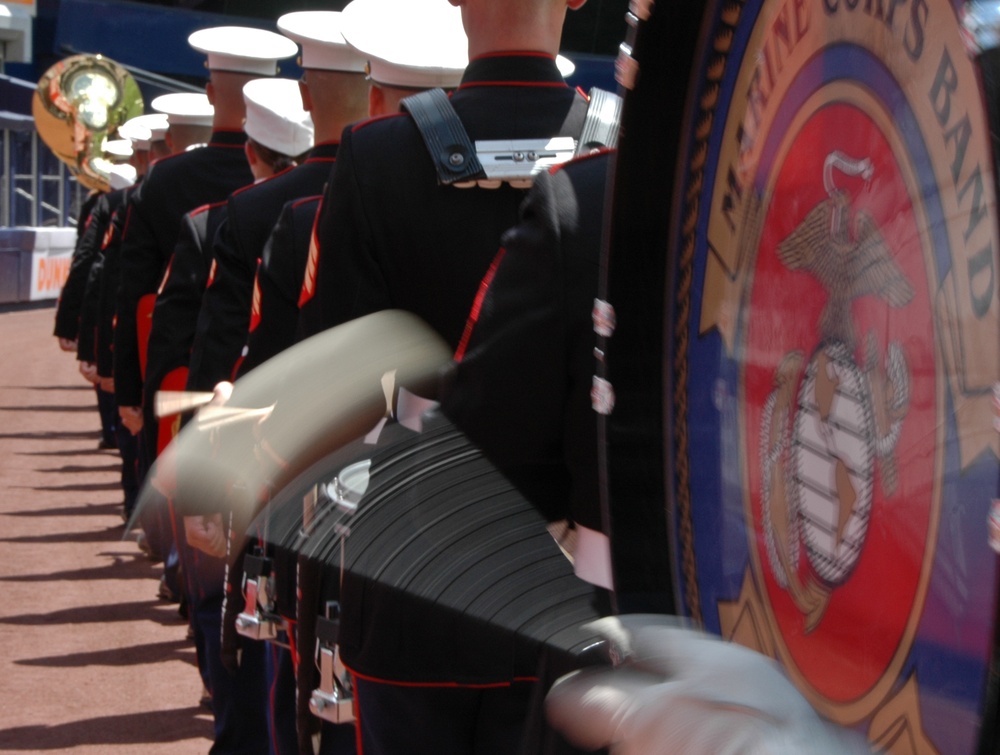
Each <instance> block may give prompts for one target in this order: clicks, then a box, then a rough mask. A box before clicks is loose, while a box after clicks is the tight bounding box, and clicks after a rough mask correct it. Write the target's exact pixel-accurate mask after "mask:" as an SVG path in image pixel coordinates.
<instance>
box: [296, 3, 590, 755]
mask: <svg viewBox="0 0 1000 755" xmlns="http://www.w3.org/2000/svg"><path fill="white" fill-rule="evenodd" d="M356 4H357V6H356ZM455 4H456V5H458V6H460V11H461V14H462V20H463V21H464V26H465V29H466V31H467V32H468V38H469V40H468V41H469V44H468V54H469V57H470V61H469V64H468V66H467V67H466V69H465V73H464V75H463V78H462V81H461V84H460V86H459V87H458V89H457V90H456V91H455V92H454V94H452V95H451V98H450V99H451V104H452V106H453V107H454V109H455V111H456V112H457V113H458V116H459V118H460V119H461V121H462V123H463V125H464V126H465V129H466V131H467V132H468V135H469V137H470V139H471V140H473V141H475V140H514V139H539V138H548V137H555V136H571V137H574V138H575V137H577V136H578V135H579V134H580V132H581V129H582V125H583V122H584V118H585V114H586V102H585V100H584V98H583V97H582V96H581V95H579V94H578V93H577V92H575V91H574V90H573V89H572V88H570V87H569V86H568V85H567V84H566V82H565V80H564V79H563V77H562V75H561V74H560V72H559V69H558V67H557V65H556V60H555V56H556V53H557V50H558V45H559V37H560V32H561V27H562V21H563V19H564V17H565V13H566V11H567V7H579V5H582V3H579V2H573V3H571V4H568V3H567V2H565V0H539V1H538V2H536V3H528V4H524V3H518V4H508V3H504V2H497V0H465V1H463V2H457V3H455ZM404 5H406V8H405V9H404V8H400V7H398V6H397V5H396V4H393V3H378V2H372V3H366V2H365V0H355V3H352V4H351V5H350V6H348V8H347V9H345V16H347V15H348V14H349V13H350V12H351V8H352V7H355V6H356V7H358V8H364V7H366V6H367V7H369V8H371V9H373V12H374V13H375V14H381V17H382V18H383V19H395V18H396V17H397V14H401V13H404V12H406V11H414V10H416V12H417V13H422V12H430V8H431V7H433V6H435V5H437V3H436V2H433V0H432V2H430V4H429V5H428V6H427V10H426V11H425V10H424V9H423V8H419V9H417V8H415V7H414V3H413V2H412V0H406V2H405V3H404ZM440 5H442V6H444V3H443V0H442V1H441V3H440ZM444 7H447V6H444ZM381 23H382V24H383V25H385V24H387V23H388V21H387V20H385V21H382V22H381ZM345 36H346V37H347V38H348V41H351V35H350V33H349V32H348V30H346V29H345ZM405 36H406V35H404V38H405ZM397 43H398V44H405V42H404V41H402V40H399V41H398V42H397ZM377 77H378V70H377V67H376V65H375V64H374V62H373V65H372V78H373V79H375V80H377ZM524 197H525V191H524V190H523V189H519V188H514V187H512V186H510V185H509V184H504V185H502V186H500V187H499V188H495V189H481V188H471V189H460V188H455V187H449V186H440V185H438V182H437V177H436V173H435V169H434V164H433V161H432V159H431V157H430V155H429V154H428V152H427V148H426V147H425V146H424V142H423V140H422V138H421V135H420V133H419V131H418V129H417V127H416V125H415V123H414V121H413V119H412V118H411V117H410V116H409V115H407V114H400V115H396V116H392V117H386V118H381V119H376V120H371V121H366V122H363V123H360V124H357V125H356V126H355V127H353V128H352V129H349V130H346V131H345V133H344V136H343V138H342V140H341V150H340V154H339V158H338V169H337V173H336V174H335V176H334V180H333V182H332V183H331V186H330V188H329V190H328V191H327V193H326V194H325V196H324V199H323V205H322V209H321V211H320V217H319V224H318V228H317V240H318V246H319V258H318V264H317V271H316V279H315V293H314V296H313V297H312V300H311V301H309V302H308V304H307V306H308V307H309V308H310V309H309V312H308V316H307V312H306V309H305V308H304V309H303V313H302V314H303V320H302V323H303V327H304V328H305V333H306V334H307V335H308V334H311V333H314V332H318V331H319V330H321V329H323V328H326V327H331V326H334V325H337V324H339V323H342V322H345V321H347V320H350V319H353V318H355V317H358V316H361V315H364V314H367V313H369V312H373V311H377V310H381V309H386V308H401V309H406V310H409V311H411V312H414V313H415V314H417V315H419V316H420V317H422V318H423V319H424V320H425V321H426V322H427V323H429V324H430V325H431V327H433V328H434V329H435V330H436V331H437V332H438V333H440V334H441V335H442V336H443V337H444V338H445V340H446V341H447V342H448V343H450V344H451V345H452V346H455V347H457V346H458V344H459V342H460V339H461V336H462V333H463V331H464V328H465V324H466V319H467V315H468V313H469V310H470V308H471V306H472V303H473V300H474V298H475V296H476V292H477V290H478V289H479V286H480V282H481V280H482V278H483V276H484V274H485V273H486V272H487V270H488V269H489V267H490V265H491V263H492V261H493V259H494V258H495V256H496V254H497V250H498V248H499V246H500V238H501V235H502V234H503V232H504V231H506V230H507V229H508V228H510V227H511V226H513V225H515V223H516V222H517V218H518V208H519V206H520V204H521V202H522V201H523V200H524ZM330 576H331V577H332V578H334V579H335V578H336V575H333V574H331V575H330ZM345 595H346V593H345ZM354 595H355V596H356V597H357V596H359V595H361V596H362V597H360V598H359V599H360V600H361V602H362V603H363V602H365V601H371V600H376V599H377V598H376V597H375V595H374V594H372V595H368V594H367V593H365V592H364V589H363V588H361V591H360V593H358V592H355V593H354ZM360 607H361V606H360V604H359V605H358V606H357V607H355V606H353V605H352V604H351V603H350V602H348V601H347V599H346V597H345V602H344V603H343V605H342V615H341V636H342V637H343V638H344V641H343V642H342V643H341V652H342V657H343V660H344V662H345V664H347V666H348V667H349V668H350V669H351V670H352V672H353V673H354V678H355V684H356V693H357V696H356V700H357V708H358V717H359V719H358V725H359V728H360V739H361V747H362V751H363V752H365V753H372V752H375V753H392V752H412V751H413V750H414V749H423V750H425V751H441V752H444V751H447V752H505V753H509V752H517V751H518V750H519V748H520V746H521V743H522V737H523V734H524V731H523V729H524V722H525V719H526V716H527V712H528V708H529V702H530V696H531V692H532V688H531V685H530V683H520V682H518V681H516V676H517V673H518V671H519V670H515V669H513V668H498V667H497V666H496V665H493V664H490V663H486V664H476V665H477V667H478V668H479V669H480V670H482V673H477V672H476V671H474V670H472V669H470V668H469V667H463V663H462V660H461V659H462V658H463V657H465V658H469V657H475V656H476V655H477V654H479V655H481V654H483V653H484V652H486V653H488V650H485V649H483V648H478V649H475V648H469V649H468V651H470V653H471V654H469V653H467V652H463V651H460V650H458V649H456V651H455V652H453V653H449V654H442V653H440V652H439V649H437V648H436V647H435V646H436V643H437V638H436V637H435V632H434V628H433V622H429V621H427V620H426V617H421V618H416V617H415V618H414V620H413V621H412V622H404V624H405V625H401V626H396V627H392V628H387V627H378V630H379V631H377V632H376V631H372V630H373V629H374V627H368V626H364V625H363V618H362V617H361V616H360V614H361V613H362V611H361V610H360ZM366 610H367V609H366ZM396 635H398V636H399V637H400V638H401V637H406V645H407V647H421V646H422V645H423V646H424V647H426V648H427V649H428V652H426V653H421V652H412V653H408V654H406V655H402V656H401V655H399V654H398V653H397V652H396V651H395V648H396V647H398V646H399V643H398V642H394V641H393V640H392V638H393V636H396ZM422 639H426V643H422V642H421V640H422ZM470 641H471V640H470ZM490 666H492V668H488V667H490ZM500 666H501V667H502V666H503V664H500ZM483 669H487V670H483ZM390 715H391V716H392V718H393V722H392V724H391V725H390V724H389V723H388V721H387V718H386V717H387V716H390Z"/></svg>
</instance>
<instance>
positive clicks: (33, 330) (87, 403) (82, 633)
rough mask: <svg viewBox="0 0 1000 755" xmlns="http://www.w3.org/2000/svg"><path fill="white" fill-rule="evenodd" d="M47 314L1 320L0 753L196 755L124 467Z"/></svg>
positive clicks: (197, 743)
mask: <svg viewBox="0 0 1000 755" xmlns="http://www.w3.org/2000/svg"><path fill="white" fill-rule="evenodd" d="M53 315H54V310H53V309H52V308H51V307H44V308H33V309H23V308H22V309H14V310H7V311H0V344H2V345H3V346H2V350H3V352H2V353H3V357H2V358H0V752H5V753H6V752H10V753H24V752H45V753H48V752H73V753H94V754H95V755H96V754H97V753H102V754H105V753H139V752H141V753H144V754H145V753H149V754H153V753H170V754H171V755H186V754H187V753H204V752H207V751H208V749H209V747H210V746H211V733H212V725H211V716H210V714H209V712H208V711H207V709H206V708H204V707H202V706H200V705H199V697H200V696H201V681H200V679H199V678H198V672H197V670H196V668H195V657H194V647H193V645H192V644H191V643H190V642H189V641H188V640H187V639H186V630H187V625H186V622H185V621H184V620H183V619H182V618H181V617H180V616H179V615H178V613H177V606H176V605H175V604H170V603H165V602H163V601H161V600H159V599H158V598H157V597H156V592H157V583H158V580H159V576H160V573H161V568H160V566H159V565H154V564H152V563H150V562H149V561H148V560H147V559H146V558H145V556H144V555H143V554H142V553H141V552H140V551H139V549H138V548H137V547H136V545H135V542H134V538H132V539H126V540H123V536H124V534H125V533H124V525H123V522H122V518H121V511H122V506H121V501H122V493H121V489H120V487H119V474H120V469H121V460H120V458H119V456H118V453H117V451H114V450H98V447H97V446H98V440H99V438H100V432H99V427H100V422H99V419H98V415H97V405H96V399H95V395H94V390H93V388H92V387H91V386H90V384H89V383H87V382H85V381H84V379H83V378H82V377H81V376H80V374H79V373H78V372H77V363H76V358H75V356H74V355H73V354H69V353H66V352H62V351H60V350H59V348H58V346H57V344H56V339H55V338H54V337H53V336H52V335H51V334H52V325H53Z"/></svg>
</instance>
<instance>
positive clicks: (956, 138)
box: [604, 0, 1000, 753]
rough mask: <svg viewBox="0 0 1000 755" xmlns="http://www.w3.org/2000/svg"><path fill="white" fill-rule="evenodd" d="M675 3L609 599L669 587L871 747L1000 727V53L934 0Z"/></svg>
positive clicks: (619, 449) (620, 309)
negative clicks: (999, 526)
mask: <svg viewBox="0 0 1000 755" xmlns="http://www.w3.org/2000/svg"><path fill="white" fill-rule="evenodd" d="M676 5H678V4H676V3H672V4H671V3H657V4H656V5H654V7H653V15H652V17H651V18H650V19H649V20H648V21H647V22H645V25H644V26H640V34H639V38H638V41H637V45H636V49H635V58H636V60H637V62H638V67H639V77H638V79H637V81H638V82H639V83H638V84H637V86H636V88H635V90H634V91H632V92H631V93H630V94H629V98H628V100H627V102H626V120H625V122H624V125H625V129H624V136H623V139H622V143H621V154H620V160H619V168H618V172H617V175H616V184H615V187H616V188H615V201H614V221H613V225H612V234H611V241H610V244H609V248H608V257H607V265H606V278H605V281H604V294H605V295H606V297H607V298H608V300H609V301H610V303H611V304H612V305H613V306H614V307H615V310H616V314H617V321H618V326H617V329H616V331H615V333H614V335H613V336H612V337H611V338H610V339H609V343H608V345H607V349H606V351H607V364H608V368H607V374H606V377H607V379H608V380H609V381H610V382H611V384H612V385H613V387H614V391H615V394H616V396H617V404H616V406H615V409H614V411H613V413H612V414H611V415H610V416H609V417H607V418H606V420H605V441H606V444H607V446H606V447H607V485H608V493H609V496H608V500H609V501H610V517H611V522H612V531H613V536H614V539H615V562H616V576H617V578H618V580H619V585H620V587H622V588H623V590H622V596H621V597H622V601H623V607H625V608H628V607H629V604H630V602H633V601H634V602H635V603H636V604H638V605H641V604H642V601H643V599H644V598H645V597H648V595H650V594H656V595H658V596H659V597H661V598H663V597H664V596H666V595H667V593H672V595H671V596H670V597H672V599H673V601H674V604H673V605H674V607H675V608H676V610H677V612H679V613H682V614H685V615H688V616H690V617H692V618H693V619H695V620H696V621H697V622H699V623H701V624H702V625H703V626H704V627H705V628H706V629H708V630H710V631H712V632H715V633H717V634H721V635H722V636H724V637H726V638H729V639H733V640H735V641H738V642H740V643H743V644H745V645H749V646H751V647H753V648H755V649H757V650H759V651H761V652H763V653H765V654H767V655H769V656H771V657H774V658H776V659H777V660H778V661H779V662H780V663H781V664H782V666H783V667H784V668H785V670H786V671H787V673H788V675H789V677H790V678H791V679H792V680H793V681H794V683H795V684H796V685H797V687H798V688H799V689H800V690H801V691H802V692H803V694H804V695H805V696H806V697H807V698H808V699H809V700H810V702H811V703H812V704H813V705H814V706H815V707H816V708H817V710H819V711H820V712H821V713H822V714H823V715H825V716H827V717H828V718H830V719H832V720H834V721H837V722H839V723H841V724H843V725H846V726H849V727H853V728H856V729H859V730H861V731H863V732H865V733H866V734H867V736H868V737H869V739H870V740H871V741H872V742H873V743H874V744H875V745H877V746H879V747H881V748H884V749H885V750H886V751H890V752H941V753H974V752H977V751H978V750H979V749H980V748H981V747H982V748H989V747H991V746H992V745H991V743H992V741H993V737H994V731H993V726H994V724H993V722H994V719H995V718H996V713H997V710H996V707H997V706H996V699H995V679H996V674H995V673H994V671H993V666H992V658H993V654H994V646H995V638H996V613H997V610H996V609H997V557H996V552H995V551H994V550H993V549H992V548H991V543H990V538H989V527H988V526H987V524H988V521H989V520H990V515H991V511H992V508H993V505H994V504H993V501H994V500H995V499H997V498H1000V496H998V489H997V488H998V479H1000V465H998V454H1000V434H998V433H997V431H996V429H995V428H994V424H993V421H994V416H995V409H994V405H993V402H994V393H993V385H994V383H995V382H996V381H997V379H998V377H1000V302H998V296H997V272H998V271H997V262H998V260H997V250H998V249H1000V239H998V223H997V217H998V216H997V204H996V163H995V159H994V154H993V140H992V136H991V132H992V133H996V132H998V131H1000V129H998V128H997V124H996V123H993V125H992V127H991V119H992V120H995V114H994V113H992V112H989V111H988V108H987V107H986V106H985V104H984V103H985V101H986V99H985V96H984V92H983V85H984V82H985V84H986V86H992V82H994V81H995V79H996V71H995V70H993V68H994V67H995V65H996V63H995V62H993V61H995V57H991V54H984V53H983V51H982V50H981V49H979V47H978V46H977V41H976V40H977V38H976V37H975V36H974V35H973V34H970V32H969V29H970V25H969V24H968V22H967V18H966V17H965V16H964V12H965V11H964V10H963V11H957V10H956V7H955V4H954V3H952V2H950V0H926V2H922V3H919V4H914V5H912V6H911V5H907V6H906V10H905V12H904V11H903V6H896V11H895V13H892V12H889V11H888V10H885V11H883V10H877V11H876V10H875V9H874V6H872V5H871V4H867V5H866V4H865V3H854V2H844V1H843V0H828V1H827V2H824V3H819V4H817V3H801V2H789V1H787V0H786V1H784V2H782V1H780V0H748V2H745V3H731V2H718V3H709V4H707V8H706V10H705V15H704V17H702V18H700V19H699V20H698V22H697V24H698V28H697V29H695V28H694V24H695V21H693V20H692V19H686V23H687V26H685V25H684V23H685V19H682V18H681V16H682V15H683V11H682V10H681V9H678V8H676V7H673V6H676ZM879 7H880V8H881V6H879ZM690 37H697V38H698V40H699V46H698V47H697V48H694V46H693V45H694V43H692V42H690V40H689V38H690ZM643 42H645V43H647V44H646V46H645V47H644V46H643ZM686 45H687V47H685V46H686ZM647 49H649V50H653V49H655V50H658V52H657V53H656V54H655V55H652V54H651V55H649V56H647V57H645V58H644V54H645V50H647ZM665 50H670V51H671V52H669V53H665V52H664V51H665ZM685 50H686V51H688V52H689V53H690V58H689V60H690V61H691V62H690V63H689V64H688V65H687V66H684V65H683V64H677V63H672V64H669V65H667V64H664V60H665V59H666V57H667V56H668V55H677V54H680V53H682V52H684V51H685ZM681 77H683V81H684V82H685V83H686V82H692V83H691V84H690V85H689V88H688V91H687V92H686V93H683V94H682V96H680V97H678V96H677V95H678V91H677V90H678V82H677V79H678V78H681ZM667 103H669V107H668V105H667ZM684 108H686V109H684ZM682 109H683V113H682ZM667 110H670V113H667V112H666V111H667ZM639 113H644V115H645V116H646V118H647V123H648V124H650V125H649V126H648V130H650V129H660V131H659V133H655V134H650V133H649V132H648V130H647V132H645V133H644V132H642V131H641V130H640V128H636V129H635V130H633V131H630V130H629V126H630V121H629V120H628V117H629V114H631V115H632V117H633V118H635V119H636V120H639V118H638V117H637V114H639ZM671 114H672V117H671ZM678 145H679V149H678ZM654 176H656V179H655V180H654V178H653V177H654ZM643 235H644V236H645V237H646V239H647V240H645V241H643V240H642V238H641V236H643ZM654 279H655V280H656V281H657V282H658V283H659V284H660V285H661V286H662V290H661V291H658V292H652V291H650V289H651V287H652V285H653V284H652V282H651V281H652V280H654ZM657 339H658V344H659V346H657V347H656V348H655V349H654V348H653V343H654V342H655V341H657ZM646 349H649V351H646ZM640 373H641V374H640ZM650 376H652V378H651V377H650ZM637 449H643V450H642V451H641V452H637ZM650 449H652V450H650ZM656 453H661V454H662V456H661V457H660V458H659V460H658V463H657V470H656V472H653V471H651V467H652V466H653V464H654V461H653V459H652V458H651V457H652V456H653V455H654V454H656ZM657 472H658V473H659V478H657V474H656V473H657ZM657 479H658V480H659V482H657ZM658 484H659V485H660V486H662V487H661V491H660V493H661V497H660V499H659V501H660V505H659V506H657V490H656V486H657V485H658ZM662 501H666V502H667V503H666V506H665V507H664V506H663V505H662ZM637 504H638V505H637ZM997 506H998V513H1000V504H997ZM637 508H638V509H639V511H638V512H637V511H636V509H637ZM658 516H660V517H662V520H661V521H659V522H657V521H656V518H657V517H658ZM643 525H650V527H651V529H650V531H651V532H652V531H653V527H655V532H653V534H652V535H650V534H648V533H647V534H645V535H642V526H643ZM620 534H624V535H625V536H626V537H625V540H626V542H625V543H624V544H623V543H622V542H621V539H620V538H619V535H620ZM637 543H641V545H637ZM643 559H648V563H649V564H650V568H649V569H648V571H647V572H646V573H642V571H641V563H642V560H643ZM668 610H669V609H668ZM904 743H905V747H904ZM984 751H985V750H984Z"/></svg>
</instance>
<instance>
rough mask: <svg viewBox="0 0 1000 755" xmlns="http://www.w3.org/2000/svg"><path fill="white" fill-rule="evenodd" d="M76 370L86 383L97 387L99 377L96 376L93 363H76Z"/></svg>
mask: <svg viewBox="0 0 1000 755" xmlns="http://www.w3.org/2000/svg"><path fill="white" fill-rule="evenodd" d="M77 368H78V369H79V370H80V374H81V375H83V378H84V380H86V381H87V382H89V383H93V384H94V385H97V383H98V382H99V381H100V377H98V375H97V365H96V364H94V363H93V362H77Z"/></svg>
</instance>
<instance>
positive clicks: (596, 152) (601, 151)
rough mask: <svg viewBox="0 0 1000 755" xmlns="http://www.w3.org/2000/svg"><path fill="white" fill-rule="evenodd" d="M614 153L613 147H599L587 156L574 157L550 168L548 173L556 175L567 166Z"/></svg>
mask: <svg viewBox="0 0 1000 755" xmlns="http://www.w3.org/2000/svg"><path fill="white" fill-rule="evenodd" d="M614 151H615V150H614V149H613V148H611V147H598V148H597V149H595V150H594V151H593V152H588V153H587V154H586V155H579V156H577V157H574V158H573V159H572V160H567V161H566V162H564V163H559V164H558V165H553V166H552V167H551V168H549V171H548V172H549V174H550V175H551V174H554V173H558V172H559V171H560V170H562V169H563V168H565V167H566V166H567V165H573V164H574V163H580V162H583V161H584V160H590V159H592V158H595V157H600V156H601V155H605V154H607V153H608V152H614Z"/></svg>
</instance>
